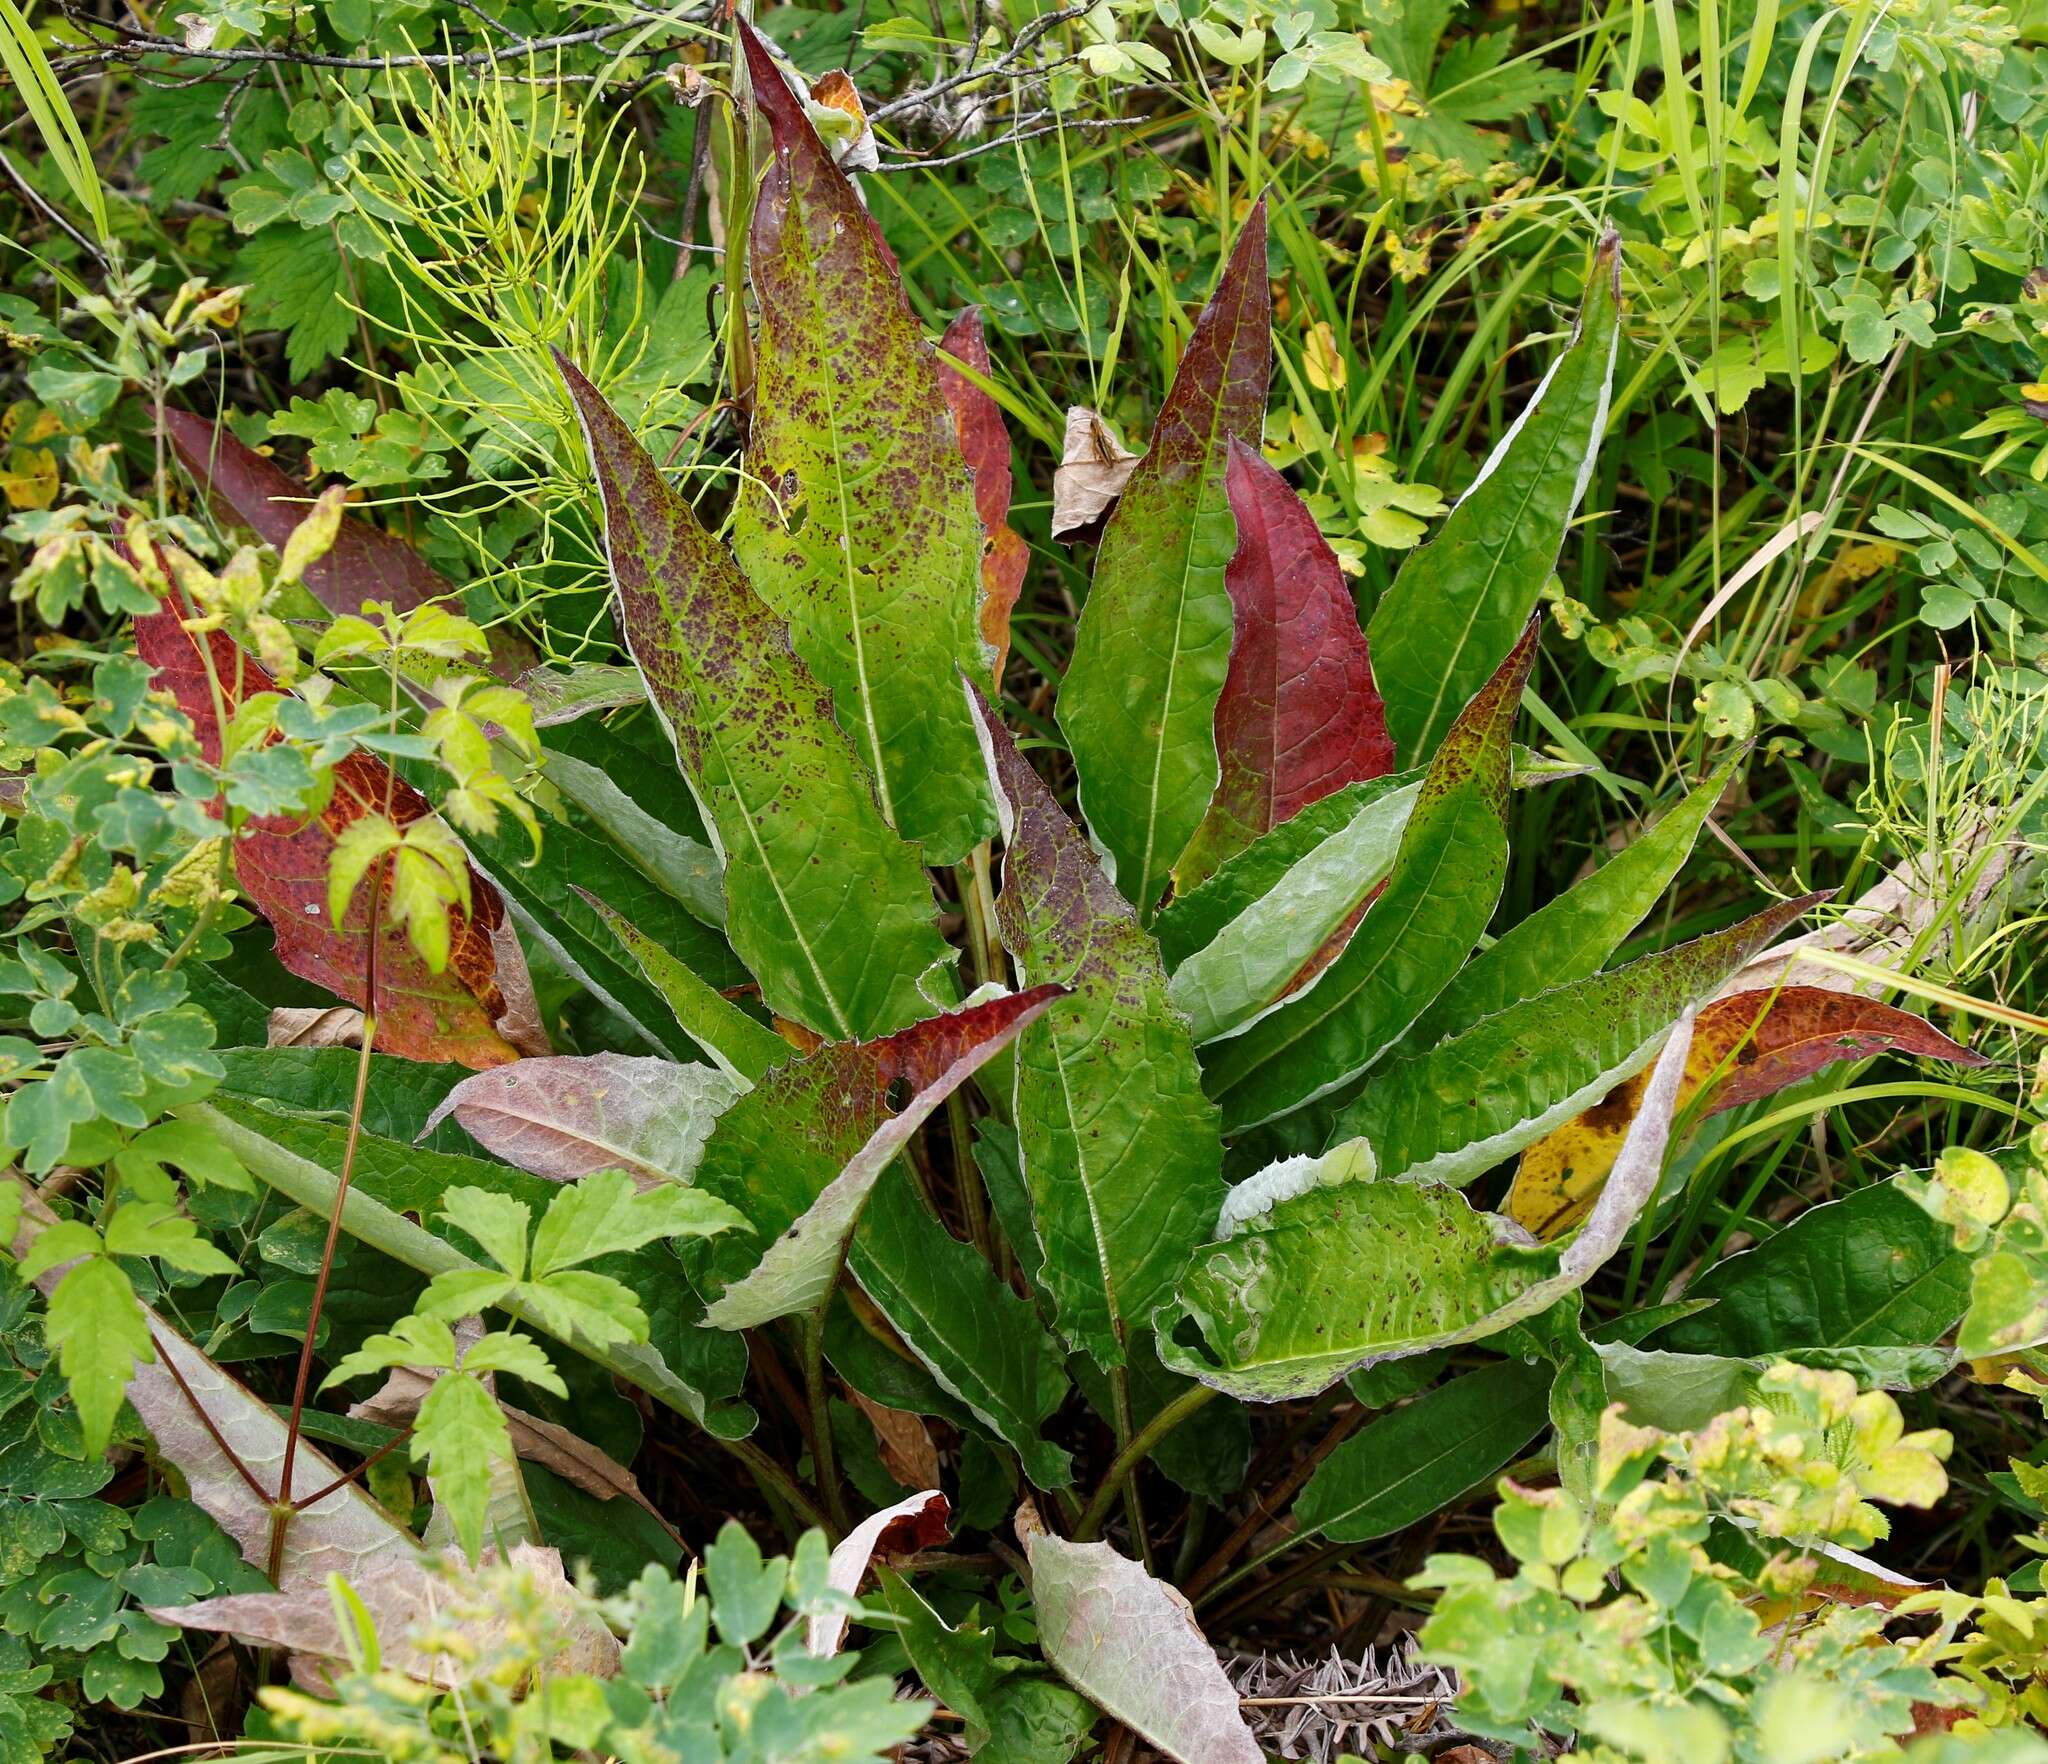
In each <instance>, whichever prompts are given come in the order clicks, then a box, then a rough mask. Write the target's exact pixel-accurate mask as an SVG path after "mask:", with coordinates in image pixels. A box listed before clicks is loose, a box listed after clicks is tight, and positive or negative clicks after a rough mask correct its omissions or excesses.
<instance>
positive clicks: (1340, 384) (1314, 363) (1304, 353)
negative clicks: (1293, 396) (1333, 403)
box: [1301, 322, 1346, 392]
mask: <svg viewBox="0 0 2048 1764" xmlns="http://www.w3.org/2000/svg"><path fill="white" fill-rule="evenodd" d="M1301 370H1302V372H1303V373H1305V374H1306V375H1307V376H1308V383H1309V384H1310V385H1311V386H1313V387H1314V388H1315V389H1316V390H1317V391H1318V392H1341V391H1343V390H1344V381H1345V377H1346V374H1345V367H1344V352H1343V351H1342V350H1341V349H1340V348H1338V346H1337V334H1336V333H1335V332H1334V331H1332V330H1331V329H1330V327H1329V326H1328V325H1326V324H1323V323H1320V322H1318V323H1316V324H1313V325H1310V326H1309V328H1308V336H1307V337H1306V338H1305V339H1303V342H1302V350H1301Z"/></svg>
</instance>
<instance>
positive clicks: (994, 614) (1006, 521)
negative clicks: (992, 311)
mask: <svg viewBox="0 0 2048 1764" xmlns="http://www.w3.org/2000/svg"><path fill="white" fill-rule="evenodd" d="M939 348H940V350H941V351H942V353H941V355H940V356H939V389H940V391H942V392H943V393H944V394H945V398H946V407H947V409H949V410H950V411H952V413H953V434H954V437H955V439H956V440H958V442H959V443H960V457H961V458H962V459H964V460H966V462H967V469H968V470H969V471H971V472H972V473H973V474H974V509H975V513H976V514H978V515H979V516H980V517H981V534H982V552H981V640H982V642H983V643H985V644H987V645H988V647H989V649H990V650H991V651H992V652H993V653H994V656H995V660H994V661H993V663H992V664H991V672H990V675H989V681H990V689H991V690H992V691H994V692H996V693H1000V692H1001V691H1002V689H1003V661H1004V659H1005V658H1006V657H1007V656H1008V655H1009V653H1010V609H1011V608H1012V607H1014V606H1015V605H1016V604H1017V596H1018V594H1019V593H1020V592H1021V591H1022V589H1023V587H1024V574H1025V571H1027V570H1028V569H1029V568H1030V567H1031V547H1030V546H1029V545H1027V544H1025V542H1024V535H1023V534H1021V533H1019V532H1018V531H1017V530H1016V529H1015V528H1014V527H1012V526H1011V525H1010V494H1011V474H1010V431H1009V429H1008V427H1007V426H1006V425H1005V424H1004V422H1003V408H1002V406H1001V405H999V404H998V403H996V401H995V400H994V399H993V398H991V397H990V396H989V395H988V393H987V392H985V391H983V390H982V388H981V387H979V386H977V385H976V384H975V383H974V382H973V381H972V380H970V379H969V378H968V377H967V376H966V375H965V374H964V373H962V372H961V371H960V369H959V368H958V367H956V366H954V363H955V362H959V363H963V364H965V365H966V366H967V367H970V368H972V369H973V370H974V371H975V372H976V373H978V374H981V375H983V376H984V377H985V376H986V375H987V374H988V371H989V359H988V339H987V338H985V337H984V336H983V335H982V330H981V308H980V307H978V306H970V307H969V308H968V309H967V310H966V311H965V312H963V313H962V314H961V315H960V316H959V317H958V318H956V319H955V320H954V321H953V322H952V323H951V324H950V325H948V326H947V327H946V334H945V336H944V337H942V338H941V339H940V340H939ZM949 358H950V359H949Z"/></svg>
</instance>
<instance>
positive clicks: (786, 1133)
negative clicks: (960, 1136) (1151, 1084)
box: [697, 986, 1060, 1329]
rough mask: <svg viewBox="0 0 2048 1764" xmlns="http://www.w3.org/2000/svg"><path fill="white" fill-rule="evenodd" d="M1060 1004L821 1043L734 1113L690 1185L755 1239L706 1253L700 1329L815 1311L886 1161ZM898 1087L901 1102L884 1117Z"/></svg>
mask: <svg viewBox="0 0 2048 1764" xmlns="http://www.w3.org/2000/svg"><path fill="white" fill-rule="evenodd" d="M1059 996H1060V989H1059V988H1058V987H1056V986H1038V987H1033V988H1032V989H1031V990H1030V991H1028V992H1017V993H1010V994H1007V995H1006V996H1004V997H1002V998H998V999H993V1000H991V1001H990V1002H989V1003H987V1004H981V1005H970V1006H969V1007H967V1008H966V1009H965V1010H962V1011H956V1012H954V1013H953V1014H952V1015H950V1016H943V1017H933V1018H931V1019H930V1020H929V1021H927V1022H923V1023H919V1024H917V1025H916V1026H915V1027H914V1028H910V1029H906V1030H903V1031H902V1032H901V1033H900V1034H897V1035H892V1036H890V1037H888V1038H887V1039H886V1040H883V1041H870V1042H833V1043H829V1044H828V1045H826V1046H824V1047H821V1048H819V1049H818V1050H817V1052H816V1053H812V1054H806V1055H804V1056H803V1057H802V1058H801V1059H797V1060H792V1061H791V1062H790V1063H789V1064H788V1065H786V1066H781V1067H778V1068H777V1069H776V1070H775V1071H774V1072H772V1073H770V1074H769V1075H768V1076H767V1077H765V1078H763V1079H762V1080H761V1082H760V1084H759V1085H758V1086H756V1087H755V1088H754V1089H753V1090H751V1091H749V1092H748V1093H747V1094H746V1095H745V1096H743V1097H741V1098H740V1099H739V1100H738V1101H737V1102H735V1103H734V1104H733V1105H732V1106H731V1108H730V1109H728V1110H727V1111H726V1113H725V1115H724V1116H723V1117H722V1118H721V1119H720V1122H719V1125H718V1127H717V1128H716V1129H715V1130H714V1131H713V1133H712V1138H711V1144H710V1145H709V1146H708V1147H707V1148H706V1150H705V1155H704V1159H703V1162H702V1164H701V1165H700V1166H699V1169H698V1172H697V1186H698V1187H700V1188H704V1189H708V1190H709V1191H710V1192H711V1193H713V1194H715V1195H718V1196H720V1197H721V1198H723V1199H725V1200H728V1201H730V1202H731V1203H732V1204H733V1205H734V1206H736V1207H738V1208H739V1209H740V1211H741V1212H742V1213H744V1214H745V1215H746V1216H747V1218H748V1219H750V1220H751V1221H752V1222H753V1224H754V1227H755V1230H756V1232H757V1234H758V1235H756V1236H755V1237H754V1238H753V1239H752V1240H751V1241H750V1242H749V1243H748V1244H746V1245H741V1246H737V1247H736V1250H734V1251H724V1252H721V1251H720V1250H719V1249H718V1248H717V1247H716V1246H714V1247H713V1250H712V1252H711V1265H712V1267H713V1268H714V1269H715V1270H716V1271H717V1274H718V1276H719V1277H720V1278H721V1280H722V1282H723V1284H724V1288H725V1290H724V1291H723V1292H722V1293H720V1295H719V1296H718V1297H717V1299H716V1300H714V1301H713V1303H712V1305H711V1307H710V1309H709V1310H708V1311H707V1312H706V1313H705V1320H706V1321H707V1322H709V1323H711V1324H713V1325H714V1326H716V1327H717V1328H720V1329H751V1328H754V1327H755V1326H756V1325H758V1324H762V1323H767V1322H771V1321H773V1320H774V1319H775V1318H777V1317H786V1316H788V1315H790V1314H791V1313H792V1312H797V1311H812V1310H815V1309H816V1308H817V1307H818V1306H819V1305H820V1304H822V1303H823V1302H824V1300H825V1299H826V1298H827V1297H828V1296H829V1295H830V1293H831V1290H832V1282H833V1279H834V1277H835V1276H836V1275H837V1274H838V1272H839V1262H840V1257H841V1255H842V1253H843V1252H844V1250H845V1247H846V1240H847V1238H848V1236H849V1235H850V1234H851V1233H852V1231H853V1227H854V1223H855V1221H856V1220H857V1219H858V1218H859V1217H860V1211H861V1208H862V1207H863V1206H864V1205H865V1204H866V1202H867V1198H868V1195H869V1194H870V1193H871V1192H872V1190H873V1189H874V1186H875V1184H876V1182H877V1181H879V1180H880V1179H881V1175H882V1172H883V1171H884V1170H885V1169H887V1168H888V1166H889V1161H890V1160H891V1159H892V1158H894V1157H895V1156H896V1154H897V1153H898V1152H900V1151H901V1150H902V1149H903V1147H904V1145H905V1144H906V1143H908V1141H909V1139H910V1136H911V1135H912V1134H913V1133H915V1132H916V1131H917V1130H918V1128H919V1127H920V1126H922V1125H923V1123H924V1121H925V1120H926V1118H927V1117H928V1116H929V1115H930V1114H931V1112H932V1111H933V1110H934V1109H936V1108H937V1107H938V1106H939V1105H940V1104H941V1103H943V1102H944V1101H945V1100H946V1098H947V1097H948V1096H949V1095H951V1094H952V1092H953V1091H954V1090H955V1089H957V1088H958V1087H959V1086H960V1085H961V1084H964V1083H965V1082H966V1081H967V1079H968V1077H969V1076H970V1075H972V1074H973V1072H974V1071H975V1070H976V1069H977V1068H979V1067H980V1066H982V1065H984V1064H986V1063H987V1061H988V1060H989V1059H991V1058H992V1057H993V1056H994V1055H996V1054H997V1053H999V1052H1001V1051H1002V1049H1004V1048H1005V1047H1007V1046H1009V1044H1010V1043H1011V1042H1012V1041H1014V1040H1015V1039H1016V1038H1017V1036H1018V1035H1019V1034H1020V1033H1021V1032H1022V1031H1023V1030H1024V1029H1025V1028H1026V1027H1027V1026H1028V1025H1029V1024H1030V1023H1031V1022H1032V1021H1033V1020H1034V1019H1036V1018H1037V1017H1039V1016H1041V1015H1043V1014H1044V1012H1045V1010H1046V1008H1047V1007H1048V1006H1049V1005H1051V1004H1052V1002H1053V1001H1054V1000H1055V999H1056V998H1058V997H1059ZM899 1089H901V1090H902V1091H904V1092H906V1093H907V1094H906V1095H905V1097H904V1100H903V1102H902V1104H901V1106H900V1107H894V1106H892V1105H891V1102H890V1097H891V1094H892V1092H895V1091H897V1090H899ZM763 1244H765V1245H767V1249H766V1251H765V1253H764V1252H763V1251H762V1249H761V1248H760V1246H761V1245H763Z"/></svg>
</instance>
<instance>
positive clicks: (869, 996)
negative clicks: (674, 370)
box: [557, 357, 960, 1040]
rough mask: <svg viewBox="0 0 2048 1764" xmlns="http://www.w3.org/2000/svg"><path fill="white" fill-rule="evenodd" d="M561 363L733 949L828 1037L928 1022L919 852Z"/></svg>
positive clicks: (772, 638) (699, 541)
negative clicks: (720, 892) (712, 843)
mask: <svg viewBox="0 0 2048 1764" xmlns="http://www.w3.org/2000/svg"><path fill="white" fill-rule="evenodd" d="M557 362H558V365H559V366H560V368H561V373H562V379H563V382H564V383H565V384H566V385H567V387H568V389H569V395H570V398H571V401H572V402H573V404H574V405H575V408H576V412H577V416H578V418H579V420H580V421H581V423H582V425H583V434H584V439H585V441H586V443H587V444H588V446H589V449H590V458H591V464H592V467H593V469H594V471H595V473H596V476H597V482H598V487H599V489H600V491H601V493H602V495H603V498H604V522H605V550H606V554H607V556H608V557H609V559H610V563H611V573H612V581H613V584H614V585H615V587H616V588H617V590H618V605H619V628H620V630H621V631H622V632H623V633H624V635H625V639H626V644H627V647H628V648H629V649H630V650H631V652H632V655H633V659H634V661H636V662H637V663H638V664H639V666H640V670H641V672H642V674H643V675H644V676H645V678H646V681H647V690H648V696H649V697H650V698H651V699H652V700H653V702H654V704H655V706H656V708H657V710H658V711H659V712H660V714H661V717H662V720H663V721H664V722H665V723H666V725H667V727H668V732H669V736H670V738H671V739H672V740H673V741H674V743H675V748H676V757H677V759H678V760H679V761H680V763H681V765H682V768H683V774H684V776H685V777H686V778H687V779H688V780H689V783H690V788H691V789H692V790H693V791H694V792H695V793H696V796H697V801H698V806H699V807H700V808H701V810H702V811H703V818H704V825H705V827H706V829H707V831H709V832H711V833H712V834H713V835H714V836H715V838H716V840H717V843H718V845H719V848H720V853H719V855H720V857H721V859H722V861H723V863H724V865H725V891H726V934H727V936H728V937H729V938H730V939H731V941H732V946H733V948H734V949H735V950H736V951H738V953H739V956H740V959H741V960H742V961H744V962H745V963H746V964H747V966H748V968H749V969H751V970H752V972H753V974H754V976H755V978H756V979H758V980H759V981H760V983H761V992H762V996H763V997H764V998H765V999H766V1000H767V1002H768V1004H769V1006H770V1007H771V1008H772V1009H774V1010H776V1011H778V1012H779V1013H781V1014H782V1015H783V1016H785V1017H789V1018H793V1019H794V1020H796V1021H797V1022H800V1023H803V1024H806V1025H807V1026H809V1027H810V1028H812V1029H814V1030H816V1031H818V1032H819V1033H820V1034H823V1035H827V1036H830V1037H832V1038H833V1039H835V1040H853V1039H856V1038H858V1037H860V1036H867V1035H882V1034H887V1033H888V1032H890V1031H891V1030H894V1029H901V1028H904V1027H906V1026H907V1025H909V1024H911V1023H914V1022H915V1021H917V1019H918V1018H920V1017H922V1016H925V1015H927V1014H928V1013H929V1010H930V1007H929V1005H927V1004H926V1002H925V1000H924V999H923V997H922V995H921V994H920V993H919V992H918V989H917V980H918V976H919V975H921V974H923V973H924V972H925V971H926V970H927V969H929V968H930V967H931V966H932V965H933V964H934V963H936V962H942V961H945V960H947V959H948V958H949V956H950V953H951V952H950V951H949V950H948V949H947V946H946V944H945V943H944V941H943V940H942V939H941V938H940V936H939V933H938V928H937V926H936V924H935V923H934V918H933V902H932V891H931V884H930V882H929V881H928V880H927V879H926V877H925V874H924V870H923V867H922V866H921V865H920V864H919V862H918V857H917V853H916V852H915V851H914V850H912V849H911V847H910V846H908V845H906V844H905V843H904V842H903V841H902V840H901V839H899V838H898V837H897V836H896V835H895V834H894V833H893V832H891V831H890V830H889V827H888V825H887V824H886V823H885V822H884V821H883V819H882V816H881V812H880V810H879V809H878V808H877V806H876V803H875V794H874V788H873V785H872V784H871V783H870V782H869V780H868V778H867V777H866V776H865V774H864V773H863V772H862V770H861V765H860V761H859V760H858V759H857V758H856V757H855V755H854V751H853V748H852V746H851V744H850V743H849V742H848V740H847V738H846V736H845V735H844V734H843V733H842V732H841V731H840V729H839V726H838V725H837V724H836V723H834V722H833V720H832V713H831V705H830V701H829V700H828V699H827V698H826V696H825V694H824V693H823V692H822V691H821V690H820V689H819V686H818V683H817V681H816V679H815V678H814V677H813V676H812V674H811V672H810V670H809V669H808V668H806V667H805V666H804V664H803V663H802V661H801V660H799V659H798V657H797V656H796V654H795V652H794V651H793V650H792V649H791V648H790V643H789V633H788V631H787V630H786V628H785V627H784V625H783V623H782V621H781V620H780V619H778V618H777V617H776V616H775V615H774V614H773V613H772V612H770V611H769V609H768V608H767V606H765V605H764V604H763V603H762V601H761V599H760V597H759V596H758V595H756V594H755V593H754V591H753V590H752V589H751V588H750V587H749V586H748V585H747V582H746V579H745V578H744V577H743V576H742V575H741V574H740V571H739V566H738V565H737V564H735V563H734V562H733V560H732V556H731V554H730V553H728V552H727V551H726V549H725V548H724V547H723V546H722V545H720V544H719V543H718V541H717V540H716V539H714V538H713V537H712V536H711V535H710V534H709V533H707V532H706V531H705V530H704V527H703V524H702V523H701V522H700V521H699V520H698V519H697V515H696V511H695V510H693V509H692V508H691V507H690V505H689V504H688V503H687V502H685V501H684V500H683V499H682V498H681V497H680V496H678V495H677V494H676V493H675V492H674V491H673V490H671V489H670V488H669V486H668V484H667V482H666V481H665V480H664V479H663V477H662V475H661V472H660V470H659V468H657V467H656V465H655V463H654V461H653V460H652V459H651V458H650V457H649V456H648V453H647V450H646V449H645V448H644V447H642V446H641V445H640V444H639V442H638V441H636V440H635V439H634V438H633V436H632V434H631V432H630V431H629V430H628V429H627V428H626V426H625V424H624V423H622V422H621V421H620V420H619V418H618V415H617V414H616V413H615V412H614V411H613V410H612V408H611V406H610V405H608V404H606V403H605V401H604V399H603V397H602V396H601V395H600V394H599V392H598V390H597V388H596V387H594V386H593V385H591V383H590V382H589V381H588V380H587V379H585V378H584V377H583V375H582V374H581V373H579V372H578V371H577V370H576V369H575V368H574V367H572V366H570V364H569V363H568V362H567V361H565V360H562V359H561V358H560V357H557ZM950 690H951V692H952V694H953V696H954V697H956V698H957V697H959V696H960V688H959V684H958V682H957V681H955V682H953V683H952V685H951V687H950Z"/></svg>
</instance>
